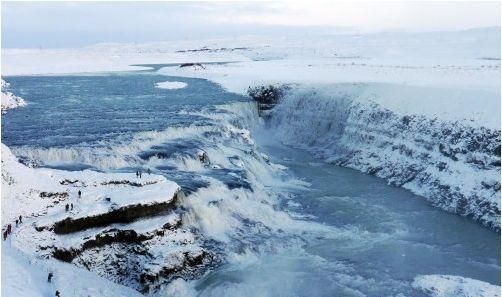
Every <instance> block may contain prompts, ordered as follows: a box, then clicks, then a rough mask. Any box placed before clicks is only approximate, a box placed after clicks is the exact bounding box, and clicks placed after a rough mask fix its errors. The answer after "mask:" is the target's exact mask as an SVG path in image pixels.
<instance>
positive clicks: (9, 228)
mask: <svg viewBox="0 0 502 297" xmlns="http://www.w3.org/2000/svg"><path fill="white" fill-rule="evenodd" d="M7 233H8V234H11V233H12V225H11V224H9V225H7Z"/></svg>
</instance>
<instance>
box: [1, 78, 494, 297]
mask: <svg viewBox="0 0 502 297" xmlns="http://www.w3.org/2000/svg"><path fill="white" fill-rule="evenodd" d="M7 80H8V81H9V82H11V84H12V88H13V91H15V92H16V93H17V94H20V95H22V96H23V97H24V98H25V99H26V100H27V101H28V102H29V105H28V106H27V107H26V108H23V109H18V110H14V111H12V112H9V113H8V114H7V115H6V116H5V117H4V119H3V121H2V128H3V135H4V139H3V141H4V142H5V143H6V144H7V145H9V146H11V148H12V149H13V151H14V152H15V154H16V155H17V156H18V157H22V158H24V159H26V160H32V161H35V162H36V163H39V164H40V165H42V166H50V167H59V168H65V169H82V168H87V167H90V168H94V169H98V170H102V171H126V172H134V171H135V170H137V169H138V168H142V169H143V170H146V169H151V170H152V171H153V172H155V173H159V174H163V175H164V176H166V177H167V178H168V179H170V180H174V181H176V182H177V183H178V184H180V185H181V186H182V188H183V189H184V191H185V192H186V196H185V197H184V198H182V201H181V202H180V203H181V205H182V207H183V210H184V212H183V220H182V221H183V224H184V225H185V226H187V227H189V228H192V229H194V230H196V231H197V234H198V236H197V240H198V241H200V242H201V244H202V245H203V246H204V247H205V248H207V249H208V250H210V251H211V252H212V253H213V254H214V255H215V259H216V261H214V265H213V266H212V267H210V269H209V271H208V272H207V273H206V274H205V275H203V276H202V277H200V278H199V279H196V280H188V281H184V280H181V279H177V280H174V281H172V282H171V283H169V284H165V285H164V286H163V287H162V288H161V289H160V290H159V291H157V292H155V293H152V294H155V295H158V296H166V295H167V296H236V295H237V296H424V295H423V294H422V293H421V292H418V291H416V290H414V289H413V288H412V287H411V281H412V280H413V278H414V277H416V276H417V275H421V274H433V273H436V274H437V273H439V274H455V275H462V276H466V277H472V278H475V279H480V280H484V281H488V282H491V283H493V284H499V282H500V280H499V279H500V262H499V259H500V253H499V252H500V248H499V247H500V245H499V240H500V236H499V235H498V234H496V233H494V232H492V231H490V230H487V229H484V228H482V227H481V226H479V225H477V224H475V223H474V222H472V221H470V220H467V219H465V218H461V217H458V216H454V215H450V214H447V213H444V212H442V211H440V210H438V209H435V208H432V207H430V206H429V204H428V203H427V202H426V201H425V200H424V199H422V198H420V197H417V196H414V195H413V194H411V193H410V192H408V191H406V190H403V189H399V188H394V187H390V186H388V185H387V184H386V183H385V182H384V181H383V180H381V179H378V178H375V177H372V176H368V175H364V174H362V173H358V172H356V171H353V170H350V169H346V168H342V167H338V166H334V165H331V164H329V163H324V162H320V160H319V159H317V158H316V157H318V156H321V157H324V158H326V157H332V156H333V153H334V152H335V153H338V152H342V153H347V152H349V151H350V147H344V146H343V145H340V144H343V143H344V142H343V139H344V138H347V137H350V138H351V139H352V140H354V139H357V140H358V141H359V142H360V143H363V141H364V140H365V139H368V138H367V137H369V136H363V135H354V134H353V133H352V136H351V133H348V132H350V131H353V130H355V129H357V127H359V128H364V125H363V124H364V123H358V122H357V121H356V119H357V116H356V115H357V113H355V112H356V111H358V110H357V108H356V107H358V106H359V107H360V105H354V101H355V99H356V97H357V96H355V95H354V94H357V92H354V90H353V87H354V86H350V85H347V86H345V87H343V88H341V89H337V91H336V92H335V93H332V92H320V91H317V92H316V91H312V90H309V91H306V92H300V93H297V94H295V95H293V96H291V97H288V98H285V99H284V101H282V102H281V103H280V104H279V105H278V106H276V108H275V109H274V111H273V113H272V116H271V118H270V122H269V123H266V124H265V123H263V120H262V119H260V118H259V117H258V112H257V108H256V106H255V104H254V103H252V102H249V99H248V98H245V97H241V96H238V95H235V94H230V93H227V92H225V91H224V90H222V89H221V88H220V87H218V86H217V85H215V84H212V83H210V82H209V81H205V80H197V79H186V78H173V79H172V80H176V81H182V82H185V83H187V87H186V88H183V89H178V90H161V89H156V88H155V87H154V86H155V83H157V82H161V81H165V80H166V77H165V76H157V75H154V74H152V73H149V72H143V73H140V74H138V73H128V74H122V75H110V76H106V75H105V76H95V77H94V76H85V77H78V76H68V77H67V76H62V77H51V76H48V77H15V78H14V77H13V78H7ZM69 86H74V87H73V88H69ZM124 88H125V89H124ZM356 88H362V87H361V86H358V85H356ZM58 92H63V93H64V94H63V95H61V97H58V98H55V97H54V96H56V95H57V94H58ZM329 94H331V95H329ZM333 94H337V95H336V96H335V97H336V98H335V99H336V100H333ZM328 95H329V96H328ZM56 99H58V100H62V103H58V102H57V101H56ZM90 100H93V101H90ZM89 102H93V103H94V104H89ZM67 110H69V111H68V112H66V111H67ZM31 114H34V116H32V118H29V115H31ZM360 115H361V116H365V115H367V114H364V113H362V114H360ZM370 115H373V113H370ZM361 119H362V121H363V122H364V121H366V120H368V118H364V117H362V118H361ZM375 119H377V118H375ZM107 121H108V123H109V125H103V127H105V126H106V128H103V129H101V128H100V127H102V126H101V125H100V124H99V123H101V122H103V123H105V122H107ZM95 122H96V123H98V124H97V125H96V126H92V127H91V125H92V123H95ZM33 123H38V126H34V125H33ZM48 123H51V124H50V125H49V124H48ZM109 126H113V127H120V128H117V129H116V130H114V129H109V128H108V127H109ZM382 130H384V128H382ZM72 135H74V136H75V137H71V136H72ZM354 141H355V140H354ZM283 143H286V144H288V145H290V146H285V145H284V144H283ZM291 146H297V147H300V148H303V149H307V150H303V149H295V148H292V147H291ZM308 151H312V152H314V156H315V157H314V156H313V155H311V154H310V153H308ZM328 153H329V155H327V154H328ZM328 159H329V158H328ZM495 247H498V248H495Z"/></svg>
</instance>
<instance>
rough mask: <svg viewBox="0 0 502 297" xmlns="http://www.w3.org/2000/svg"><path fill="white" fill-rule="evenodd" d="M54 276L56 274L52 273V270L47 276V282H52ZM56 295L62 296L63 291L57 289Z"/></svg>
mask: <svg viewBox="0 0 502 297" xmlns="http://www.w3.org/2000/svg"><path fill="white" fill-rule="evenodd" d="M53 276H54V274H52V272H49V276H47V282H49V283H50V282H52V277H53ZM56 297H61V292H59V290H56Z"/></svg>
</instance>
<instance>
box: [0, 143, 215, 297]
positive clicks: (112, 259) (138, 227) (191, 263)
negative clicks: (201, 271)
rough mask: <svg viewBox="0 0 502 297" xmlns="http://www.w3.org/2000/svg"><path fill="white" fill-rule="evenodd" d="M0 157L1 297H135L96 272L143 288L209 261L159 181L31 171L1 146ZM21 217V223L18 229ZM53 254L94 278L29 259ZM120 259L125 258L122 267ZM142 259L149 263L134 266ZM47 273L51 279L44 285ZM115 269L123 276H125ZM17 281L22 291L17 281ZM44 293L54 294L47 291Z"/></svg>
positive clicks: (175, 189)
mask: <svg viewBox="0 0 502 297" xmlns="http://www.w3.org/2000/svg"><path fill="white" fill-rule="evenodd" d="M1 152H2V193H1V194H2V226H3V229H2V232H4V231H5V227H6V226H7V224H11V226H12V228H13V233H12V234H11V235H9V236H8V238H7V241H4V244H3V247H2V268H3V271H2V272H3V273H2V278H3V279H2V292H3V293H5V294H7V295H5V296H48V295H52V294H54V292H55V290H56V289H58V290H60V291H61V292H62V294H63V296H87V294H91V295H93V294H99V296H135V295H137V294H138V293H137V292H134V293H130V292H133V291H131V290H130V289H126V288H123V287H121V286H118V285H115V284H114V285H109V284H108V281H104V280H101V279H100V278H99V277H98V276H97V275H100V276H102V277H106V278H107V279H109V280H114V281H115V282H116V283H120V284H124V285H127V286H129V287H133V288H136V289H137V290H143V291H148V289H149V286H150V285H153V286H155V280H156V279H157V277H158V275H159V274H160V275H162V274H163V273H165V271H176V272H177V273H176V275H178V276H182V275H184V274H185V275H192V274H194V273H197V269H194V268H193V267H196V266H198V265H199V266H200V265H201V264H203V262H204V261H205V258H206V257H208V255H209V254H208V253H206V252H205V250H204V249H203V248H202V247H201V246H200V245H199V244H198V243H197V240H196V238H195V235H194V234H193V233H192V232H190V231H189V230H188V229H186V228H184V227H183V226H181V217H180V215H178V214H177V213H176V212H175V204H176V203H177V200H179V199H181V198H182V194H181V192H180V187H179V186H178V185H177V184H176V183H174V182H171V181H168V180H166V178H165V177H163V176H158V175H153V174H147V173H145V172H143V173H142V177H141V178H139V177H136V176H135V175H134V174H132V173H100V172H95V171H90V170H85V171H73V172H70V171H63V170H53V169H44V168H30V167H27V166H25V165H23V164H20V163H19V162H18V161H17V158H16V157H15V156H14V155H13V154H12V153H11V151H10V150H9V148H8V147H6V146H5V145H3V144H2V150H1ZM79 190H80V191H81V193H82V195H81V197H79V196H78V191H79ZM66 207H68V209H66ZM166 212H170V214H169V215H166ZM159 214H162V215H161V216H158V215H159ZM19 216H22V223H19V224H17V223H15V220H16V219H18V218H19ZM145 255H146V256H145ZM47 256H49V257H47ZM51 257H55V258H57V259H59V260H63V261H65V262H70V263H73V264H75V265H76V266H78V267H80V268H81V269H83V268H85V269H87V270H91V271H93V272H95V273H96V274H97V275H96V274H92V273H89V272H82V271H81V269H78V268H77V267H75V266H73V265H67V264H61V263H58V262H57V261H55V260H40V261H39V260H35V259H40V258H51ZM124 257H131V260H130V261H125V262H123V259H124ZM141 257H147V258H148V259H144V260H142V261H139V260H138V259H140V258H141ZM30 261H31V262H33V261H35V262H36V263H30ZM131 261H132V262H131ZM134 263H136V264H134ZM30 265H32V266H33V267H32V268H31V269H28V267H29V266H30ZM112 266H113V267H116V270H110V269H109V268H110V267H112ZM49 270H50V271H53V272H54V274H55V282H54V284H53V285H50V286H49V285H48V284H47V283H46V278H47V273H48V271H49ZM120 271H128V273H127V275H128V277H127V278H125V277H123V276H122V275H121V274H120V273H121V272H120ZM75 275H82V277H83V278H82V279H83V282H82V283H79V284H78V285H73V286H72V285H71V281H70V279H71V278H72V277H74V276H75ZM21 277H22V279H23V280H25V281H26V280H28V284H29V285H28V286H23V285H22V283H21V280H17V279H16V278H21ZM140 280H141V283H140ZM92 282H96V284H92V285H89V284H91V283H92ZM50 290H52V291H54V292H52V293H50V294H48V293H47V292H48V291H50ZM30 292H36V294H35V293H34V295H31V293H30ZM75 292H78V294H76V293H75ZM70 293H71V294H73V295H71V294H70Z"/></svg>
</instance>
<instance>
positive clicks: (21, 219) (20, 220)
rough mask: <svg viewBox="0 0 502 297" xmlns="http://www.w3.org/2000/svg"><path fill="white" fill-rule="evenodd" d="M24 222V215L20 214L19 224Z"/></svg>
mask: <svg viewBox="0 0 502 297" xmlns="http://www.w3.org/2000/svg"><path fill="white" fill-rule="evenodd" d="M22 222H23V216H19V224H21V223H22Z"/></svg>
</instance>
